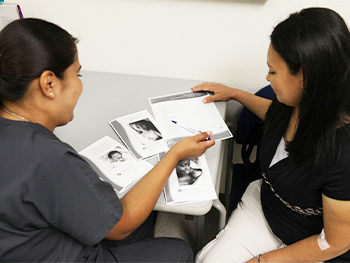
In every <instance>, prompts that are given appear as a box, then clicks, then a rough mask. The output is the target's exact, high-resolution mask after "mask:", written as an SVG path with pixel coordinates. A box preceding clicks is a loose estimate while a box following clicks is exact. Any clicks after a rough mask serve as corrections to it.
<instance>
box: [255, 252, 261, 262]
mask: <svg viewBox="0 0 350 263" xmlns="http://www.w3.org/2000/svg"><path fill="white" fill-rule="evenodd" d="M261 255H262V254H260V255H258V256H257V257H256V259H257V260H258V263H262V262H261V260H260V256H261Z"/></svg>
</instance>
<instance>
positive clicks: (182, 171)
mask: <svg viewBox="0 0 350 263" xmlns="http://www.w3.org/2000/svg"><path fill="white" fill-rule="evenodd" d="M164 154H165V153H162V154H159V158H160V159H161V158H162V157H163V156H164ZM163 192H164V195H165V201H166V204H168V205H180V204H185V203H193V202H199V201H207V200H214V199H217V195H216V193H215V188H214V185H213V181H212V179H211V176H210V173H209V168H208V165H207V161H206V159H205V156H204V155H202V156H200V157H199V158H197V159H192V160H181V161H179V162H178V163H177V165H176V168H175V169H174V171H173V172H172V173H171V175H170V177H169V179H168V181H167V183H166V184H165V186H164V190H163Z"/></svg>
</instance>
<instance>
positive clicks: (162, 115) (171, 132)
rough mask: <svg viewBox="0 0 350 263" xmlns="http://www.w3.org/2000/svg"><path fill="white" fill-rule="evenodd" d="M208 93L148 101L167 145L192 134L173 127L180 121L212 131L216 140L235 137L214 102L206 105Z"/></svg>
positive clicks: (178, 94)
mask: <svg viewBox="0 0 350 263" xmlns="http://www.w3.org/2000/svg"><path fill="white" fill-rule="evenodd" d="M206 96H209V94H208V93H207V92H192V91H190V92H182V93H177V94H171V95H166V96H160V97H154V98H149V99H148V100H149V103H150V105H151V108H152V111H153V114H154V117H155V119H156V120H157V123H158V125H159V127H160V129H161V132H162V134H163V136H164V138H165V139H166V140H167V143H168V146H171V145H173V144H174V143H175V142H177V141H179V140H180V139H182V138H185V137H189V136H193V133H191V132H189V131H187V130H185V129H183V128H182V127H180V126H178V125H176V124H174V123H173V122H172V121H177V122H179V123H182V124H184V125H186V126H188V127H191V128H193V129H195V130H199V131H201V132H205V131H212V132H213V134H212V137H213V138H214V139H215V140H224V139H228V138H231V137H232V134H231V132H230V130H229V129H228V127H227V125H226V123H225V121H224V120H223V118H222V117H221V115H220V113H219V111H218V109H217V108H216V106H215V104H214V103H203V98H205V97H206Z"/></svg>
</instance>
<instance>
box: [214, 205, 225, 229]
mask: <svg viewBox="0 0 350 263" xmlns="http://www.w3.org/2000/svg"><path fill="white" fill-rule="evenodd" d="M213 207H215V208H216V209H217V210H219V223H218V232H219V231H220V230H221V229H223V228H224V227H225V224H226V209H225V206H224V205H223V204H222V203H221V202H220V200H219V199H215V200H214V201H213Z"/></svg>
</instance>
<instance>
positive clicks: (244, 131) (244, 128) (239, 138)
mask: <svg viewBox="0 0 350 263" xmlns="http://www.w3.org/2000/svg"><path fill="white" fill-rule="evenodd" d="M255 95H257V96H259V97H262V98H265V99H272V98H273V97H274V96H275V93H274V91H273V89H272V88H271V85H267V86H265V87H263V88H261V89H260V90H259V91H258V92H256V93H255ZM258 121H260V119H259V118H258V117H257V116H256V115H255V114H254V113H252V112H251V111H250V110H248V109H247V108H245V107H244V108H243V109H242V111H241V113H240V115H239V118H238V121H237V131H236V142H237V143H239V144H242V143H243V142H244V141H245V139H246V138H247V135H248V133H249V131H250V130H251V129H252V127H253V126H254V124H255V123H257V122H258Z"/></svg>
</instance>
